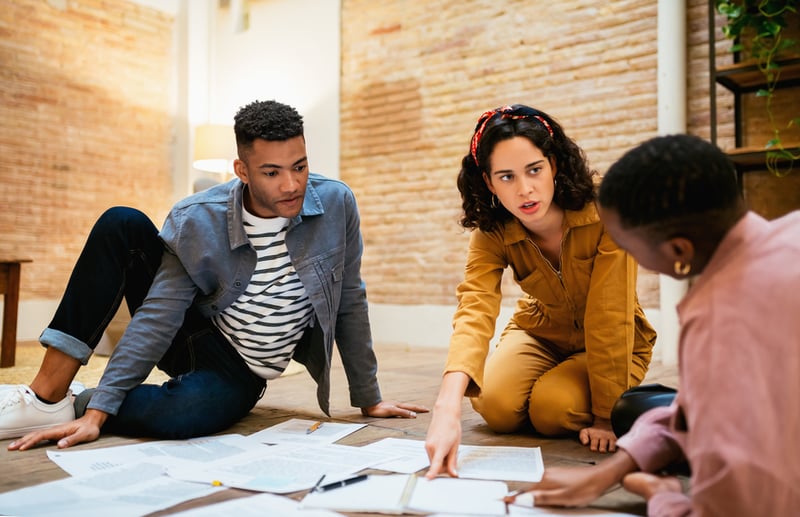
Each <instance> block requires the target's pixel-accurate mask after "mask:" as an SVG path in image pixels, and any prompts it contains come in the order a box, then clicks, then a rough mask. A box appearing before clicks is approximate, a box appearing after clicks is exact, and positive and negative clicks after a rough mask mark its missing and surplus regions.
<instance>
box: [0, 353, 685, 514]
mask: <svg viewBox="0 0 800 517" xmlns="http://www.w3.org/2000/svg"><path fill="white" fill-rule="evenodd" d="M376 353H377V354H378V358H379V363H380V369H379V373H378V375H379V380H380V383H381V389H382V394H383V397H384V399H385V400H395V401H404V402H414V403H417V404H422V405H425V406H428V407H432V406H433V403H434V400H435V398H436V394H437V391H438V388H439V381H440V378H441V372H442V367H443V365H444V361H445V358H446V355H447V351H446V349H443V348H430V349H428V348H408V347H402V346H379V347H376ZM646 382H662V383H664V384H667V385H671V386H676V385H677V371H676V369H675V368H674V367H663V366H661V365H653V367H652V368H651V372H650V374H648V377H647V379H646ZM463 415H464V418H463V423H462V427H463V440H462V442H463V443H464V444H471V445H509V446H529V447H541V449H542V456H543V458H544V463H545V467H549V466H555V465H588V464H591V463H593V462H596V461H599V460H601V459H602V458H603V457H604V456H605V455H603V454H600V453H593V452H591V451H589V450H588V449H586V448H585V447H583V446H581V445H580V444H579V443H578V442H577V440H576V439H574V438H562V439H552V438H545V437H542V436H537V435H535V434H533V433H529V434H511V435H499V434H496V433H494V432H492V431H490V430H489V429H488V428H487V426H486V425H485V424H484V423H483V420H482V419H481V417H480V416H479V415H477V414H476V413H475V412H474V411H473V410H472V408H471V406H470V405H469V402H468V400H466V399H465V400H464V402H463ZM290 418H306V419H323V420H327V419H328V418H327V417H326V416H325V415H324V414H323V413H322V412H321V411H320V409H319V408H318V406H317V402H316V387H315V384H314V382H313V381H312V380H311V378H310V377H309V376H308V374H307V373H305V372H302V373H299V374H296V375H291V376H288V377H281V378H278V379H275V380H273V381H270V382H269V385H268V387H267V391H266V395H265V396H264V398H263V399H262V400H261V401H259V403H258V404H257V406H256V408H254V409H253V411H251V413H250V414H249V415H248V416H247V417H245V418H244V419H243V420H242V421H240V422H239V423H237V424H236V425H234V426H233V427H231V428H230V429H228V430H226V433H240V434H244V435H248V434H251V433H253V432H256V431H259V430H261V429H263V428H265V427H269V426H271V425H274V424H277V423H279V422H283V421H285V420H288V419H290ZM430 418H431V415H430V413H428V414H420V415H419V416H418V418H416V419H376V418H367V417H363V416H362V415H361V414H360V412H359V411H358V410H357V409H355V408H352V407H350V403H349V397H348V393H347V382H346V379H345V376H344V373H343V370H342V368H341V363H340V362H339V361H338V359H336V360H335V361H334V367H333V371H332V378H331V417H330V420H332V421H340V422H363V423H366V424H368V425H367V426H366V427H364V428H362V429H361V430H359V431H357V432H356V433H353V434H352V435H350V436H348V437H346V438H344V439H343V440H341V441H340V442H339V443H343V444H347V445H364V444H367V443H371V442H373V441H377V440H379V439H382V438H386V437H399V438H410V439H419V440H423V439H424V438H425V433H426V430H427V427H428V424H429V422H430ZM140 441H142V440H136V439H130V438H124V437H120V436H113V435H103V436H101V438H100V439H99V440H97V441H95V442H93V443H90V444H83V445H80V446H78V448H85V449H94V448H98V447H112V446H117V445H127V444H131V443H138V442H140ZM9 442H10V440H5V441H0V464H2V465H3V468H2V469H0V492H6V491H10V490H14V489H18V488H23V487H26V486H31V485H34V484H38V483H42V482H46V481H51V480H56V479H62V478H65V477H67V474H66V473H65V472H63V471H62V470H61V469H60V468H59V467H58V466H56V464H55V463H52V462H51V461H50V460H49V459H48V458H47V456H46V450H47V447H39V448H37V449H34V450H31V451H25V452H9V451H8V450H6V447H7V445H8V443H9ZM520 485H521V484H520V483H515V482H509V486H510V487H511V488H512V489H513V488H517V487H519V486H520ZM249 495H252V494H251V493H248V492H245V491H241V490H235V489H228V490H225V491H223V492H219V493H217V494H215V495H214V496H211V497H208V498H203V499H197V500H194V501H189V502H187V503H183V504H181V505H178V506H175V507H172V508H170V509H168V510H164V511H161V512H157V513H154V514H152V515H153V516H156V515H169V514H171V513H174V512H176V511H178V510H183V509H187V508H192V507H197V506H202V505H206V504H210V503H213V502H218V501H220V500H224V499H227V498H232V497H246V496H249ZM302 495H303V493H302V492H300V493H296V494H292V497H294V498H297V499H299V498H301V497H302ZM593 506H595V507H597V508H606V509H610V510H616V511H621V512H628V513H633V514H636V515H644V514H645V509H646V508H645V505H644V502H643V501H642V500H641V498H639V497H636V496H633V495H632V494H629V493H627V492H625V491H624V490H622V489H621V488H617V489H615V490H612V491H611V492H609V493H608V494H606V495H605V496H603V497H602V498H601V499H600V500H599V501H597V503H596V504H595V505H593ZM359 515H362V516H363V515H365V514H359Z"/></svg>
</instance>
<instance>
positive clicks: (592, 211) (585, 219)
mask: <svg viewBox="0 0 800 517" xmlns="http://www.w3.org/2000/svg"><path fill="white" fill-rule="evenodd" d="M599 222H600V215H599V214H598V213H597V207H596V206H595V204H594V202H589V203H586V204H585V205H584V206H583V208H581V209H580V210H564V223H563V228H564V233H565V234H566V233H567V231H568V230H570V229H572V228H576V227H578V226H588V225H590V224H596V223H599ZM527 238H528V230H526V229H525V227H524V226H523V225H522V223H521V222H519V219H517V218H516V217H512V218H511V220H510V221H507V222H506V223H505V225H504V237H503V240H504V244H505V245H510V244H514V243H516V242H520V241H524V240H525V239H527Z"/></svg>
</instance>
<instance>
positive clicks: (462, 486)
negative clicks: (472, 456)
mask: <svg viewBox="0 0 800 517" xmlns="http://www.w3.org/2000/svg"><path fill="white" fill-rule="evenodd" d="M507 492H508V487H507V486H506V484H505V483H503V482H502V481H485V480H474V479H459V478H444V477H442V478H436V479H431V480H429V479H425V478H422V477H417V476H413V475H402V474H386V475H371V476H368V478H367V479H366V480H365V481H362V482H360V483H355V484H352V485H347V486H344V487H342V488H336V489H334V490H329V491H326V492H311V493H309V494H307V495H306V496H305V497H304V498H303V501H302V502H301V507H302V508H324V509H329V510H337V511H342V512H375V513H389V514H402V513H431V512H442V513H450V514H453V513H456V514H459V515H505V503H503V501H502V498H503V496H505V495H506V493H507Z"/></svg>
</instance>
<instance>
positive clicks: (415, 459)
mask: <svg viewBox="0 0 800 517" xmlns="http://www.w3.org/2000/svg"><path fill="white" fill-rule="evenodd" d="M361 448H362V449H364V450H368V451H370V452H378V453H381V454H383V455H384V457H387V458H389V457H393V456H394V457H395V459H390V460H386V461H384V462H381V463H378V464H376V465H374V466H373V467H372V468H375V469H379V470H387V471H389V472H399V473H401V474H413V473H415V472H418V471H420V470H422V469H424V468H427V467H428V465H430V461H429V460H428V453H427V452H426V451H425V442H423V441H422V440H407V439H404V438H384V439H383V440H379V441H377V442H373V443H370V444H367V445H363V446H362V447H361Z"/></svg>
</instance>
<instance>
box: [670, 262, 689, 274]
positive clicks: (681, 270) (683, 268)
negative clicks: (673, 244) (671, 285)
mask: <svg viewBox="0 0 800 517" xmlns="http://www.w3.org/2000/svg"><path fill="white" fill-rule="evenodd" d="M674 269H675V274H676V275H681V276H686V275H688V274H689V272H690V271H691V270H692V265H691V264H689V263H688V262H687V263H686V264H683V263H681V261H680V260H676V261H675V265H674Z"/></svg>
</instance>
